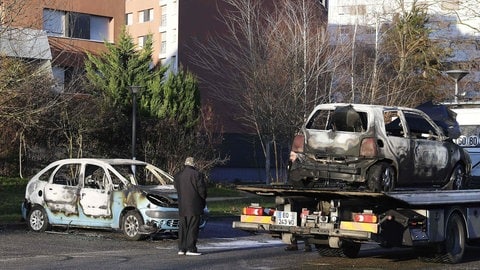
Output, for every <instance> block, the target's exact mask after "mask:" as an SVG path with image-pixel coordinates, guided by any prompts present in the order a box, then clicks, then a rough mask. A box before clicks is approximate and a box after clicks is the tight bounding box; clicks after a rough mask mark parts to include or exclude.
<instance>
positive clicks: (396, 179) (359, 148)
mask: <svg viewBox="0 0 480 270" xmlns="http://www.w3.org/2000/svg"><path fill="white" fill-rule="evenodd" d="M451 133H452V134H453V133H454V132H451ZM452 139H454V138H450V137H448V136H447V135H445V134H444V131H443V130H442V128H440V127H439V126H438V125H437V124H436V123H435V122H434V121H433V120H432V119H431V118H430V117H429V116H428V115H427V114H425V113H424V112H423V111H421V110H418V109H412V108H405V107H387V106H380V105H366V104H343V103H337V104H323V105H318V106H317V107H315V109H314V110H313V111H312V113H311V114H310V115H309V117H308V119H307V121H306V122H305V124H304V125H303V127H302V129H301V133H300V134H299V135H297V136H296V137H295V138H294V142H293V146H292V152H291V154H290V165H289V173H288V181H289V182H290V183H291V184H293V185H295V186H300V187H318V188H334V189H350V190H351V189H361V190H368V191H373V192H382V191H383V192H388V191H392V190H394V189H395V188H401V187H403V188H434V189H463V188H465V186H466V185H467V181H468V177H467V176H468V175H469V174H470V170H471V162H470V158H469V155H468V154H467V153H466V152H465V151H464V150H463V149H462V148H461V147H459V146H458V145H457V144H455V143H454V142H453V140H452Z"/></svg>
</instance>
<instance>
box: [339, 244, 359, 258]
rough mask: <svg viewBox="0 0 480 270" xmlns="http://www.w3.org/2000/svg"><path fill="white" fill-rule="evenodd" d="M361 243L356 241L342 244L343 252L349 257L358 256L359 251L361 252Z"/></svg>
mask: <svg viewBox="0 0 480 270" xmlns="http://www.w3.org/2000/svg"><path fill="white" fill-rule="evenodd" d="M360 247H361V244H360V243H355V242H345V243H344V244H343V245H342V251H343V254H344V255H345V256H346V257H348V258H352V259H353V258H357V257H358V253H359V252H360Z"/></svg>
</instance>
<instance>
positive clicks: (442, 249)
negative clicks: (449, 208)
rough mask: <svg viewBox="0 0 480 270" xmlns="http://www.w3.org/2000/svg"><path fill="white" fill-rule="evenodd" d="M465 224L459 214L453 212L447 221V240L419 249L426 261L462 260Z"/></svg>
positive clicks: (456, 261) (455, 261)
mask: <svg viewBox="0 0 480 270" xmlns="http://www.w3.org/2000/svg"><path fill="white" fill-rule="evenodd" d="M465 241H466V236H465V226H464V223H463V219H462V217H461V216H460V215H459V214H452V215H451V216H450V217H449V219H448V222H447V225H446V230H445V241H444V242H442V243H440V244H437V245H434V246H431V247H430V248H427V249H425V248H424V249H419V250H417V251H418V252H419V253H420V254H422V255H421V256H420V257H419V259H420V260H422V261H424V262H436V263H451V264H455V263H458V262H460V261H461V260H462V258H463V253H464V252H465Z"/></svg>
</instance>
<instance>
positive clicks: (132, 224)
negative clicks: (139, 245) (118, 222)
mask: <svg viewBox="0 0 480 270" xmlns="http://www.w3.org/2000/svg"><path fill="white" fill-rule="evenodd" d="M142 225H143V220H142V217H141V216H140V215H139V214H138V213H137V212H136V211H128V212H127V213H126V214H125V216H124V217H123V219H122V230H123V233H124V234H125V236H126V237H127V239H128V240H133V241H138V240H140V239H142V237H143V235H142V234H140V227H141V226H142Z"/></svg>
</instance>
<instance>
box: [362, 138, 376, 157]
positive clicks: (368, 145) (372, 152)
mask: <svg viewBox="0 0 480 270" xmlns="http://www.w3.org/2000/svg"><path fill="white" fill-rule="evenodd" d="M360 156H363V157H376V156H377V143H376V141H375V138H364V139H363V140H362V145H361V147H360Z"/></svg>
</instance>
